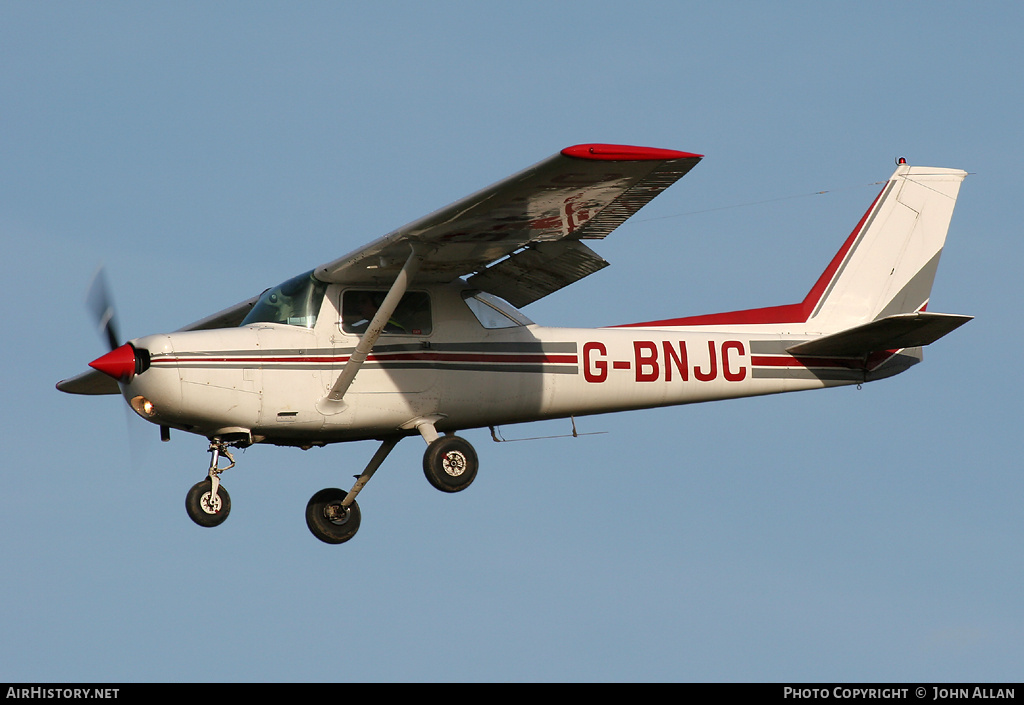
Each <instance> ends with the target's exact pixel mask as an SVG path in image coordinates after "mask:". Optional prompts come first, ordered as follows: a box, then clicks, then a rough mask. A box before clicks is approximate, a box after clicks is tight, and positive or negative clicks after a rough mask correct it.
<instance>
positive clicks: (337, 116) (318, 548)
mask: <svg viewBox="0 0 1024 705" xmlns="http://www.w3.org/2000/svg"><path fill="white" fill-rule="evenodd" d="M1021 26H1024V10H1021V8H1020V7H1019V6H1018V5H1015V4H1011V3H972V4H970V5H968V4H958V3H927V4H920V3H888V2H887V3H877V2H867V3H857V4H855V5H854V4H841V3H798V2H791V3H757V2H750V3H735V2H734V3H714V4H712V3H680V2H671V3H669V2H666V3H653V2H650V3H645V2H638V3H630V4H625V3H610V2H590V3H583V2H579V3H577V2H558V3H539V2H517V3H507V4H498V3H470V2H465V3H460V2H437V3H413V2H407V3H404V2H380V3H372V4H366V3H364V4H347V3H346V4H342V3H329V2H323V3H315V2H300V3H273V2H260V3H236V2H220V3H173V4H157V3H130V2H120V3H117V2H97V3H37V2H18V1H10V2H5V3H3V4H2V5H0V238H2V242H3V250H4V256H3V257H2V258H0V273H2V277H3V281H4V283H5V285H6V287H5V288H6V292H7V296H6V297H5V298H6V304H7V305H6V310H7V316H6V317H5V325H4V327H3V332H2V333H0V336H2V340H3V359H4V362H5V363H6V364H5V368H6V370H7V372H6V373H5V374H4V375H3V376H2V379H3V383H2V384H3V391H4V398H5V399H6V401H7V403H6V404H5V405H4V408H3V410H2V411H0V420H2V427H3V429H4V438H5V443H3V446H2V448H3V450H2V451H0V452H2V458H3V464H2V465H3V479H2V492H0V533H2V537H3V538H2V539H0V633H2V634H3V635H4V637H3V638H2V639H0V680H4V681H10V680H14V681H194V680H216V681H296V680H298V681H303V680H312V681H346V682H351V681H431V680H444V681H452V680H454V681H477V680H481V681H562V680H573V681H576V680H582V681H595V680H598V681H620V680H629V681H634V680H640V681H646V680H659V681H661V680H669V681H705V680H709V681H765V680H769V681H868V680H869V681H906V682H914V681H950V680H951V681H974V680H983V681H1005V680H1019V678H1020V664H1021V663H1022V661H1024V603H1022V602H1021V600H1020V585H1021V584H1022V583H1024V558H1022V555H1024V554H1022V552H1021V550H1020V548H1021V543H1022V540H1024V528H1022V522H1021V517H1020V513H1019V512H1020V497H1021V496H1022V492H1024V481H1022V477H1021V466H1020V460H1019V456H1020V448H1019V434H1020V421H1021V412H1020V405H1019V396H1020V390H1021V371H1020V366H1019V364H1018V362H1017V359H1016V358H1017V357H1018V350H1019V349H1020V345H1021V343H1022V341H1021V338H1022V332H1021V314H1020V311H1019V301H1020V299H1021V297H1020V295H1019V292H1020V284H1019V282H1020V273H1019V268H1020V262H1021V261H1022V246H1021V239H1020V236H1019V227H1020V226H1019V224H1020V222H1021V220H1022V218H1021V215H1022V214H1021V201H1020V177H1019V168H1018V164H1017V160H1018V159H1019V158H1020V153H1021V147H1022V139H1021V127H1020V125H1021V122H1020V116H1021V114H1022V113H1024V94H1022V92H1021V91H1020V75H1019V71H1020V66H1021V65H1022V63H1024V55H1022V49H1021V43H1020V41H1019V36H1018V35H1019V30H1020V27H1021ZM581 142H617V143H624V144H639V145H645V146H653V147H665V148H671V149H681V150H686V151H693V152H699V153H702V154H705V155H707V156H706V158H705V160H704V161H703V162H702V163H701V164H700V165H699V166H698V167H697V168H695V169H694V170H693V171H692V172H691V173H690V174H689V175H688V176H687V177H686V178H685V179H683V180H682V181H681V182H680V183H678V184H677V185H675V186H674V187H672V188H671V189H670V190H669V191H667V192H666V193H665V194H663V195H662V196H660V197H659V198H658V199H656V200H655V201H654V202H653V203H652V204H651V205H650V206H649V207H648V208H646V209H644V210H643V211H642V212H640V213H639V214H638V215H637V216H636V217H635V218H634V219H632V220H631V221H629V222H627V224H625V225H624V226H623V227H621V228H620V229H619V230H617V231H616V232H615V233H614V234H613V235H612V236H610V237H609V238H608V239H607V240H605V241H603V242H600V243H598V245H597V246H595V248H596V249H597V250H598V251H599V253H600V254H601V255H602V256H604V257H605V258H606V259H607V260H609V261H610V262H611V263H612V266H611V267H609V268H607V269H605V270H603V271H601V272H599V273H597V274H595V275H593V276H591V277H589V278H587V279H586V280H584V281H581V282H579V283H578V284H576V285H574V286H572V287H570V288H569V289H566V290H563V291H561V292H558V293H557V294H554V295H552V296H550V297H548V298H546V299H543V300H541V301H539V302H537V303H535V304H533V305H531V306H529V307H527V309H526V310H525V312H526V313H527V314H529V315H530V316H531V317H532V318H533V319H534V320H536V321H537V322H539V323H542V324H551V325H575V326H598V325H609V324H617V323H624V322H629V321H638V320H654V319H658V318H665V317H670V316H682V315H691V314H700V313H712V312H716V311H723V310H732V309H736V308H749V307H754V306H767V305H775V304H785V303H791V302H794V301H798V300H800V299H801V298H802V297H803V295H804V294H805V293H806V291H807V290H808V289H809V288H810V286H811V284H812V283H813V282H814V280H815V278H816V277H817V275H818V274H819V273H820V271H821V270H822V269H823V268H824V266H825V264H826V263H827V262H828V260H829V258H830V257H831V255H832V253H833V252H834V251H835V250H836V249H837V248H838V246H839V244H840V243H841V242H842V240H843V239H844V238H845V236H846V235H847V234H848V233H849V232H850V230H851V229H852V227H853V226H854V225H855V224H856V222H857V220H858V219H859V217H860V215H861V214H862V213H863V211H864V209H865V208H866V207H867V205H868V204H869V203H870V202H871V200H872V198H873V197H874V195H875V194H876V193H877V190H878V186H877V185H874V184H875V183H876V182H878V181H880V180H884V179H885V178H887V177H888V176H889V174H890V173H891V171H892V169H893V160H894V158H895V157H897V156H905V157H907V159H908V160H909V161H910V163H912V164H926V165H930V166H943V167H956V168H962V169H965V170H967V171H969V172H971V174H972V175H971V176H970V177H968V179H967V181H966V182H965V184H964V186H963V188H962V190H961V193H960V201H959V203H958V205H957V210H956V213H955V214H954V218H953V223H952V227H951V230H950V235H949V240H948V242H947V247H946V250H945V254H944V257H943V261H942V266H941V267H940V269H939V273H938V277H937V280H936V286H935V289H934V291H933V296H932V303H931V306H930V310H934V311H943V312H950V313H966V314H972V315H975V316H976V317H977V319H976V320H975V321H973V322H971V323H970V324H968V325H967V326H965V327H964V328H961V329H960V330H958V331H956V332H955V333H954V334H952V335H950V336H949V337H948V338H946V339H943V340H942V341H940V342H938V343H937V344H935V345H934V346H932V347H931V348H929V349H928V350H927V351H926V360H925V364H923V365H919V366H917V367H915V368H914V369H913V370H911V371H909V372H908V373H907V374H905V375H902V376H900V377H898V378H895V379H891V380H887V381H883V382H879V383H877V384H871V385H867V386H865V387H864V388H863V389H862V390H859V391H858V390H856V389H853V388H845V389H838V390H830V391H824V392H817V393H814V394H807V393H804V394H794V395H784V396H777V397H766V398H760V399H750V400H741V401H735V402H729V403H718V404H706V405H698V406H692V407H680V408H672V409H660V410H653V411H645V412H634V413H628V414H618V415H611V416H604V417H593V418H587V419H581V420H579V421H578V424H579V426H580V430H581V431H584V432H592V431H594V432H596V431H606V432H607V433H606V434H603V435H593V436H586V437H583V438H579V439H558V440H544V441H534V442H524V443H507V444H495V443H492V442H491V441H490V440H489V438H488V435H487V433H486V431H483V432H481V431H468V432H466V433H465V436H466V437H467V438H468V439H469V440H470V441H472V442H473V443H474V444H475V445H476V447H477V450H478V452H479V454H480V456H481V471H480V475H479V477H478V478H477V480H476V482H475V483H474V485H473V487H472V488H471V489H470V490H468V491H466V492H464V493H461V494H458V495H453V496H447V495H442V494H441V493H438V492H437V491H436V490H433V489H432V488H431V487H430V486H429V485H428V484H427V482H426V481H425V480H424V478H423V476H422V472H421V470H420V458H421V455H422V450H423V448H422V443H420V442H418V441H417V440H415V439H410V440H407V441H404V442H403V443H401V444H400V445H399V447H398V448H397V450H396V451H395V452H394V453H393V454H392V456H391V457H390V458H389V459H388V460H387V462H386V463H385V465H384V466H383V467H382V469H381V470H380V471H379V472H378V473H377V475H376V476H375V477H374V479H373V481H372V483H371V484H370V485H369V486H368V487H367V489H366V490H365V491H364V492H363V493H362V494H361V495H360V505H361V507H362V510H363V525H362V528H361V530H360V533H359V536H358V537H357V538H356V539H354V540H353V541H352V542H351V543H349V544H346V545H343V546H336V547H332V546H327V545H325V544H321V543H319V542H318V541H316V540H315V539H313V538H312V536H311V535H310V534H309V532H308V530H307V529H306V527H305V523H304V520H303V510H304V508H305V503H306V501H307V499H308V498H309V496H310V495H312V494H313V493H314V492H315V491H317V490H319V489H320V488H322V487H329V486H338V485H341V486H348V483H349V482H350V478H351V476H352V475H353V474H356V473H358V472H359V471H360V470H361V469H362V467H363V465H364V464H365V462H366V460H367V459H368V458H369V456H370V455H371V454H372V452H373V449H374V446H373V445H372V444H367V443H356V444H349V445H344V446H332V447H328V448H324V449H314V450H310V451H308V452H302V451H298V450H294V449H281V448H262V447H254V448H251V449H249V450H247V451H246V452H245V453H244V454H241V455H240V462H239V466H238V467H237V468H236V469H234V470H232V471H230V473H228V474H226V475H225V477H224V481H225V484H226V486H227V487H228V488H229V489H230V491H231V494H232V500H233V509H232V514H231V517H230V519H229V520H228V521H227V522H226V523H225V524H224V525H223V526H221V527H219V528H217V529H214V530H204V529H200V528H199V527H196V526H195V525H193V524H192V523H191V521H189V519H188V518H187V516H186V515H185V512H184V506H183V505H184V496H185V492H186V491H187V489H188V488H189V487H190V486H191V485H192V484H193V483H194V482H196V481H198V480H199V479H201V478H202V476H203V474H204V472H205V467H206V464H207V462H208V455H207V453H206V442H205V440H203V439H200V438H195V437H186V436H185V435H184V434H176V435H175V436H174V438H173V442H172V443H169V444H161V443H159V441H158V438H157V430H156V428H155V427H148V426H146V425H145V424H143V423H141V422H140V421H139V420H138V419H136V418H134V417H132V418H127V415H126V413H125V411H124V410H123V408H122V407H123V406H124V405H123V404H122V403H120V400H119V399H118V398H116V397H103V398H85V397H72V396H66V395H62V394H59V393H58V392H56V391H55V390H54V387H53V385H54V383H55V382H56V381H57V380H59V379H62V378H64V377H67V376H70V375H72V374H75V373H77V372H79V371H81V370H83V369H85V365H86V363H87V362H88V361H89V360H92V359H93V358H95V357H97V356H98V355H99V354H100V353H101V352H102V351H103V346H102V343H101V342H100V340H99V339H98V337H97V336H96V334H95V332H94V330H93V329H92V326H91V324H90V323H89V321H88V318H87V314H86V312H85V307H84V303H83V299H84V293H85V289H86V287H87V285H88V282H89V280H90V277H91V276H92V274H93V272H94V270H95V269H96V267H97V266H98V265H99V264H100V263H103V264H104V265H105V266H106V268H107V271H108V275H109V278H110V281H111V287H112V289H113V292H114V295H115V297H116V298H117V301H118V304H119V316H120V322H121V328H122V331H123V332H124V334H125V335H126V336H129V337H134V336H138V335H144V334H148V333H153V332H161V331H166V330H172V329H175V328H177V327H179V326H181V325H183V324H185V323H187V322H189V321H192V320H195V319H198V318H200V317H202V316H204V315H206V314H208V313H210V312H212V311H215V310H218V309H220V308H223V307H224V306H227V305H229V304H232V303H235V302H236V301H239V300H241V299H244V298H247V297H249V296H251V295H253V294H255V293H258V292H259V291H261V290H263V289H264V288H266V287H267V286H271V285H273V284H276V283H278V282H280V281H282V280H284V279H286V278H288V277H289V276H292V275H294V274H297V273H299V272H302V271H305V270H308V269H310V268H311V267H313V266H314V265H317V264H320V263H323V262H326V261H329V260H332V259H334V258H335V257H338V256H340V255H342V254H344V253H346V252H348V251H350V250H351V249H354V248H355V247H357V246H359V245H361V244H363V243H365V242H367V241H369V240H371V239H374V238H377V237H379V236H380V235H382V234H384V233H386V232H388V231H390V230H391V229H393V228H395V227H397V226H400V225H402V224H404V223H406V222H408V221H410V220H412V219H414V218H416V217H419V216H421V215H423V214H425V213H427V212H429V211H432V210H434V209H435V208H437V207H439V206H442V205H444V204H446V203H449V202H451V201H453V200H455V199H457V198H460V197H462V196H464V195H466V194H468V193H470V192H472V191H474V190H476V189H478V188H480V187H482V186H485V185H487V184H489V183H491V182H493V181H496V180H498V179H500V178H502V177H504V176H507V175H508V174H511V173H513V172H514V171H517V170H518V169H521V168H523V167H525V166H527V165H529V164H532V163H534V162H536V161H538V160H540V159H542V158H544V157H546V156H548V155H550V154H552V153H554V152H556V151H558V150H559V149H561V148H563V147H565V146H568V145H571V144H576V143H581ZM821 191H827V192H828V193H824V194H818V193H817V192H821ZM748 204H756V205H748ZM126 419H127V420H126ZM568 430H569V428H568V424H567V422H566V423H563V424H558V423H550V424H540V425H535V426H529V427H522V428H520V427H506V428H504V429H503V431H504V433H505V436H506V437H509V438H518V437H524V436H536V435H552V434H556V433H564V432H567V431H568Z"/></svg>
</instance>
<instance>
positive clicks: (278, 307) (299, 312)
mask: <svg viewBox="0 0 1024 705" xmlns="http://www.w3.org/2000/svg"><path fill="white" fill-rule="evenodd" d="M326 291H327V284H325V283H324V282H322V281H320V280H319V279H317V278H316V277H314V276H313V272H312V271H309V272H306V273H305V274H300V275H299V276H297V277H292V278H291V279H289V280H288V281H286V282H285V283H284V284H280V285H278V286H275V287H274V288H273V289H267V290H266V291H265V292H263V295H262V296H260V298H259V300H258V301H257V302H256V305H255V306H253V307H252V310H251V311H249V315H248V316H246V317H245V319H244V320H243V321H242V322H241V324H240V325H243V326H245V325H248V324H250V323H283V324H285V325H289V326H301V327H303V328H312V327H313V326H314V325H316V317H317V315H318V314H319V313H320V305H321V304H322V303H323V300H324V294H325V293H326Z"/></svg>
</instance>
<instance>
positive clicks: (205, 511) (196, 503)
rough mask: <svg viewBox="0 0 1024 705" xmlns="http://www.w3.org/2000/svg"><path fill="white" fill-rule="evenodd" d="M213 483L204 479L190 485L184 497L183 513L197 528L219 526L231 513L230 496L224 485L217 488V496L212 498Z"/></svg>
mask: <svg viewBox="0 0 1024 705" xmlns="http://www.w3.org/2000/svg"><path fill="white" fill-rule="evenodd" d="M212 494H213V482H211V481H210V478H206V479H205V480H203V481H202V482H197V483H196V484H194V485H192V489H190V490H189V491H188V494H187V495H185V511H186V512H188V516H189V518H190V519H192V521H194V522H195V523H197V524H199V526H205V527H211V526H220V525H221V524H223V523H224V520H225V519H227V518H228V514H229V513H230V512H231V495H229V494H228V491H227V490H226V489H224V485H221V486H220V487H218V488H217V496H216V497H213V496H212Z"/></svg>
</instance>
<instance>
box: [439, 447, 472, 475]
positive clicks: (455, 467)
mask: <svg viewBox="0 0 1024 705" xmlns="http://www.w3.org/2000/svg"><path fill="white" fill-rule="evenodd" d="M441 467H442V468H444V471H445V472H446V473H447V474H449V475H451V476H452V477H458V476H459V475H461V474H462V473H464V472H465V471H466V456H464V455H463V454H462V453H460V452H459V451H457V450H452V451H449V452H447V453H445V455H444V460H442V461H441Z"/></svg>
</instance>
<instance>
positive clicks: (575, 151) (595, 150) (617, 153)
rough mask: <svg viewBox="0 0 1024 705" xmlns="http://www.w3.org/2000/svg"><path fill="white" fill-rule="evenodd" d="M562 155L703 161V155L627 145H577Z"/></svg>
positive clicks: (600, 158) (602, 158) (624, 159)
mask: <svg viewBox="0 0 1024 705" xmlns="http://www.w3.org/2000/svg"><path fill="white" fill-rule="evenodd" d="M562 154H564V155H565V156H567V157H575V158H577V159H596V160H604V161H650V160H666V159H701V158H703V156H704V155H703V154H693V153H691V152H678V151H676V150H674V149H656V148H654V147H632V146H630V145H625V144H577V145H574V146H572V147H566V148H565V149H563V150H562Z"/></svg>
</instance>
